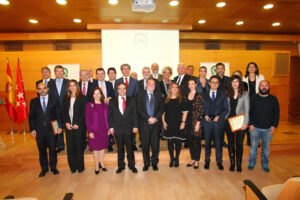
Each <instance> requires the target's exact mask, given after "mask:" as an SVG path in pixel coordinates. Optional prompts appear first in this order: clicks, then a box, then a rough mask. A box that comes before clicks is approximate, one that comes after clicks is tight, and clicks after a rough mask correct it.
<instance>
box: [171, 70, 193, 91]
mask: <svg viewBox="0 0 300 200" xmlns="http://www.w3.org/2000/svg"><path fill="white" fill-rule="evenodd" d="M190 78H192V77H191V76H190V75H187V74H185V75H184V77H183V80H182V81H181V84H180V86H179V87H180V92H181V95H182V96H186V95H187V94H188V93H189V91H190V89H189V87H188V82H189V80H190ZM177 79H178V76H176V77H175V78H174V80H173V82H175V83H176V82H177Z"/></svg>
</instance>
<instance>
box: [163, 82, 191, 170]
mask: <svg viewBox="0 0 300 200" xmlns="http://www.w3.org/2000/svg"><path fill="white" fill-rule="evenodd" d="M187 113H188V111H187V109H186V107H185V104H184V101H183V98H182V96H181V93H180V88H179V85H178V84H177V83H171V84H170V86H169V90H168V96H167V97H166V99H165V106H164V114H163V116H162V121H163V126H164V130H165V136H164V137H165V138H166V139H167V140H168V150H169V153H170V164H169V166H170V167H173V166H175V167H178V166H179V155H180V151H181V144H182V141H184V140H185V132H184V129H185V123H186V118H187ZM174 146H175V152H176V154H175V157H174Z"/></svg>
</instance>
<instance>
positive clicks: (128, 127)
mask: <svg viewBox="0 0 300 200" xmlns="http://www.w3.org/2000/svg"><path fill="white" fill-rule="evenodd" d="M107 118H108V124H109V128H113V129H114V131H115V133H116V134H121V133H122V132H126V133H127V134H132V129H133V128H137V127H138V126H137V125H138V123H137V113H136V102H135V100H134V98H133V97H129V96H126V108H125V112H124V115H122V113H121V112H120V110H119V101H118V97H116V98H113V99H112V100H110V101H109V107H108V117H107Z"/></svg>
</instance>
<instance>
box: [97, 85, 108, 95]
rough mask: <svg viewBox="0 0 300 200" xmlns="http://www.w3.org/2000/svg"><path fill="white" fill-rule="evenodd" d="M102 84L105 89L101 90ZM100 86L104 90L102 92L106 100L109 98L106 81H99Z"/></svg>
mask: <svg viewBox="0 0 300 200" xmlns="http://www.w3.org/2000/svg"><path fill="white" fill-rule="evenodd" d="M101 84H103V85H102V87H103V88H101ZM98 85H99V87H100V88H101V89H102V92H103V94H104V96H105V98H107V92H106V84H105V81H98Z"/></svg>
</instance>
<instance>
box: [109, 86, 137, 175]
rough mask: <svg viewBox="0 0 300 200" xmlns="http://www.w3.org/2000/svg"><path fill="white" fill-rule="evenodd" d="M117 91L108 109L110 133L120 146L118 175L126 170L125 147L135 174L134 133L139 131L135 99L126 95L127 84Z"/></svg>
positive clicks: (129, 164) (131, 168) (130, 166)
mask: <svg viewBox="0 0 300 200" xmlns="http://www.w3.org/2000/svg"><path fill="white" fill-rule="evenodd" d="M117 91H118V96H117V97H116V98H113V99H112V100H111V101H110V102H109V109H108V123H109V128H110V129H109V131H110V133H111V134H114V135H115V138H116V142H117V146H118V170H117V171H116V173H117V174H119V173H121V172H122V171H123V170H124V169H125V162H124V157H125V152H124V146H126V151H127V161H128V167H129V169H130V170H131V171H132V172H133V173H137V172H138V171H137V169H136V168H135V160H134V151H133V149H132V147H133V146H132V139H133V137H132V132H133V133H136V132H137V131H138V128H137V125H138V123H137V113H136V102H135V99H134V98H133V97H129V96H127V95H126V92H127V86H126V84H125V83H120V84H119V85H117Z"/></svg>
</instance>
